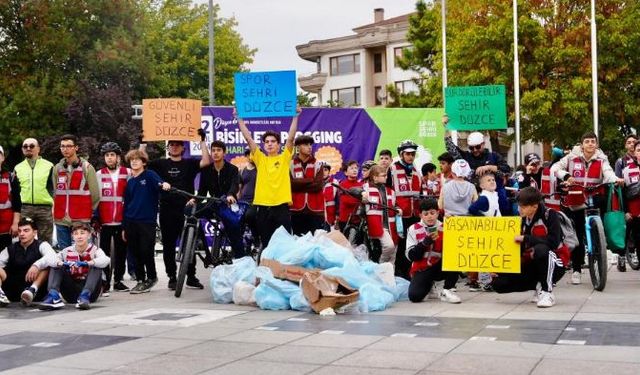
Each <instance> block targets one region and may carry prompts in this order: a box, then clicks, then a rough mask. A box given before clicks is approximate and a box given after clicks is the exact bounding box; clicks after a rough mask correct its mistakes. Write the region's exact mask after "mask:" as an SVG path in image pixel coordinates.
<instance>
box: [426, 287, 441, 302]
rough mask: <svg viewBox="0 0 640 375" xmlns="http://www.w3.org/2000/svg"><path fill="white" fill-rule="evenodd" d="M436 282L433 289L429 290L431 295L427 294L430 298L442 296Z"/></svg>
mask: <svg viewBox="0 0 640 375" xmlns="http://www.w3.org/2000/svg"><path fill="white" fill-rule="evenodd" d="M438 289H439V288H438V287H437V286H436V284H433V286H432V287H431V290H430V291H429V295H427V298H428V299H438V298H440V291H439V290H438Z"/></svg>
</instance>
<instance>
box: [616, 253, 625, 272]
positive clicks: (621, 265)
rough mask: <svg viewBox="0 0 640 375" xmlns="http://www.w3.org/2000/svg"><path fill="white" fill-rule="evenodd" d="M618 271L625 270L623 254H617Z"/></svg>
mask: <svg viewBox="0 0 640 375" xmlns="http://www.w3.org/2000/svg"><path fill="white" fill-rule="evenodd" d="M618 271H620V272H627V263H626V262H625V259H624V257H623V256H618Z"/></svg>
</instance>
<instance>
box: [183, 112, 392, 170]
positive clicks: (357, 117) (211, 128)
mask: <svg viewBox="0 0 640 375" xmlns="http://www.w3.org/2000/svg"><path fill="white" fill-rule="evenodd" d="M245 121H246V123H247V127H248V128H249V130H250V131H251V133H252V135H253V139H254V140H255V141H256V143H257V144H258V145H259V146H260V145H261V141H260V137H261V136H262V134H264V132H265V131H267V130H273V131H276V132H280V135H281V138H282V141H283V143H284V141H285V140H286V139H287V133H288V130H289V125H290V124H291V118H288V117H287V118H252V119H246V120H245ZM202 128H203V129H204V130H205V132H206V134H207V144H210V143H211V142H212V141H213V140H219V141H222V142H224V143H225V144H226V145H227V160H229V161H230V162H231V163H233V164H235V165H237V166H242V165H243V164H244V163H246V162H247V161H246V159H245V157H244V150H245V149H246V147H247V143H246V141H245V140H244V138H243V136H242V133H240V129H239V128H238V123H237V120H235V119H234V118H233V109H232V108H231V107H202ZM300 134H307V135H310V136H312V137H313V139H314V141H315V144H314V145H313V153H314V155H315V157H316V159H318V160H323V161H326V162H328V163H329V164H330V165H331V172H332V173H336V172H337V171H338V170H339V169H340V167H341V165H342V163H343V162H346V161H348V160H351V159H353V160H357V161H358V162H359V163H362V162H363V161H365V160H370V159H373V158H374V155H375V152H376V148H377V147H378V142H379V140H380V129H378V127H377V126H376V124H375V123H374V122H373V120H372V119H371V117H369V115H368V114H367V112H366V111H365V110H363V109H352V108H304V109H303V110H302V113H301V114H300V119H299V120H298V133H297V135H300ZM189 146H190V147H189V150H188V151H187V152H186V155H185V156H186V157H190V156H196V155H201V151H200V145H199V144H198V143H194V142H191V143H190V145H189Z"/></svg>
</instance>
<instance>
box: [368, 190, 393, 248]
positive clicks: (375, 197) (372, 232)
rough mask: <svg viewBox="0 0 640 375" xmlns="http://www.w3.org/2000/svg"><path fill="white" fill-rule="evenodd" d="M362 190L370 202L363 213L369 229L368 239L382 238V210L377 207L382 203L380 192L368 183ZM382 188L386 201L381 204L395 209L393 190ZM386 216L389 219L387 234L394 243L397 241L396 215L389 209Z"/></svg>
mask: <svg viewBox="0 0 640 375" xmlns="http://www.w3.org/2000/svg"><path fill="white" fill-rule="evenodd" d="M363 188H364V191H366V192H367V193H368V194H369V202H371V203H368V204H366V205H365V211H366V213H367V227H368V229H369V237H370V238H382V236H383V234H384V229H385V228H384V218H383V212H384V209H383V208H382V207H380V205H379V203H382V197H381V196H380V191H378V188H377V187H375V186H374V185H370V184H368V183H367V184H365V185H364V186H363ZM384 188H385V189H386V194H387V201H386V202H384V203H383V204H384V205H386V206H388V207H395V205H396V196H395V194H394V193H393V190H391V189H389V188H388V187H386V186H385V187H384ZM387 216H388V217H389V228H388V229H389V233H390V234H391V237H392V238H393V240H394V242H396V239H397V233H396V222H395V217H396V213H395V211H393V210H391V209H389V210H387Z"/></svg>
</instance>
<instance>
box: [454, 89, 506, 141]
mask: <svg viewBox="0 0 640 375" xmlns="http://www.w3.org/2000/svg"><path fill="white" fill-rule="evenodd" d="M445 98H446V100H445V103H446V104H445V113H446V114H447V116H449V125H448V126H447V127H448V128H449V129H451V130H468V131H475V130H491V129H506V128H507V99H506V89H505V87H504V85H492V86H458V87H455V86H452V87H447V88H446V89H445Z"/></svg>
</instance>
